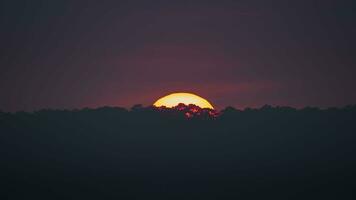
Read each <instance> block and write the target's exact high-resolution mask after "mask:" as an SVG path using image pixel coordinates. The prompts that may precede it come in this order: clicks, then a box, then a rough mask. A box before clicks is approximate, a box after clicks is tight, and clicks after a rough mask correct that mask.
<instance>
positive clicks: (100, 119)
mask: <svg viewBox="0 0 356 200" xmlns="http://www.w3.org/2000/svg"><path fill="white" fill-rule="evenodd" d="M174 112H176V111H174ZM174 112H168V113H167V112H160V111H157V110H152V109H142V108H135V109H134V110H132V111H127V110H124V109H121V108H100V109H94V110H91V109H84V110H79V111H40V112H35V113H16V114H9V113H1V112H0V156H1V163H0V164H1V166H0V175H1V177H0V183H1V189H0V190H1V192H0V193H1V195H2V196H4V197H5V198H0V199H40V198H42V199H158V198H162V199H167V200H169V199H236V198H238V197H242V199H352V198H353V199H355V198H356V197H355V193H356V190H355V185H356V179H355V178H356V173H355V172H356V155H355V153H356V145H355V144H356V107H347V108H343V109H328V110H318V109H312V108H308V109H303V110H295V109H291V108H271V107H264V108H261V109H257V110H251V109H248V110H244V111H238V110H234V109H231V108H230V109H227V110H225V112H222V113H221V114H220V116H218V117H211V118H209V117H197V118H194V117H193V118H189V119H187V117H186V116H184V115H181V114H177V113H176V114H175V113H174ZM172 113H173V114H172Z"/></svg>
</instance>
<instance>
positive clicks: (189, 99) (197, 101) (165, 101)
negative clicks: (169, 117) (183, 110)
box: [153, 92, 214, 109]
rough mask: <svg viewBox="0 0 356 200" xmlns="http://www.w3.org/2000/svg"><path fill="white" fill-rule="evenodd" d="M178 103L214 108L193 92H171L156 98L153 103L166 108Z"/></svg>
mask: <svg viewBox="0 0 356 200" xmlns="http://www.w3.org/2000/svg"><path fill="white" fill-rule="evenodd" d="M180 103H184V104H185V105H189V104H194V105H196V106H199V107H201V108H210V109H214V107H213V106H212V105H211V104H210V103H209V102H208V101H207V100H206V99H204V98H202V97H200V96H198V95H195V94H191V93H183V92H182V93H172V94H169V95H167V96H164V97H162V98H160V99H158V100H157V101H156V102H155V103H154V104H153V105H154V106H156V107H161V106H165V107H168V108H172V107H174V106H177V105H178V104H180Z"/></svg>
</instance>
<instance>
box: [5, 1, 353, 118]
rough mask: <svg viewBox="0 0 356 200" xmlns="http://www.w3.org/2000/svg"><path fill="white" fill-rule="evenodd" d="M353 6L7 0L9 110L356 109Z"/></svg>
mask: <svg viewBox="0 0 356 200" xmlns="http://www.w3.org/2000/svg"><path fill="white" fill-rule="evenodd" d="M355 10H356V4H355V3H353V1H351V0H350V1H342V0H334V1H327V0H323V1H322V0H320V1H313V0H307V1H301V0H296V1H285V0H283V1H266V0H260V1H257V0H256V1H253V0H249V1H237V0H234V1H207V0H205V1H183V0H177V1H169V0H165V1H151V0H146V1H143V0H142V1H135V0H131V1H127V2H125V1H87V0H86V1H79V0H78V1H65V0H61V1H48V0H43V1H2V2H1V3H0V25H1V32H0V53H1V54H0V67H1V71H0V96H1V98H0V110H3V111H18V110H27V111H31V110H37V109H42V108H54V109H57V108H58V109H63V108H66V109H72V108H83V107H100V106H106V105H108V106H124V107H127V108H129V107H131V106H132V105H133V104H137V103H141V104H144V105H150V104H152V103H153V102H154V101H155V100H156V99H158V98H159V97H160V96H163V95H165V94H168V93H171V92H180V91H183V92H193V93H195V94H198V95H200V96H203V97H205V98H206V99H208V100H209V101H210V102H211V103H212V104H213V105H215V106H216V107H217V108H218V109H221V108H224V107H226V106H229V105H231V106H235V107H237V108H244V107H247V106H248V107H259V106H262V105H264V104H271V105H282V106H293V107H304V106H319V107H329V106H344V105H347V104H355V103H356V92H355V86H356V56H355V52H356V47H355V45H356V39H355V38H356V26H355V19H356V12H355Z"/></svg>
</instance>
